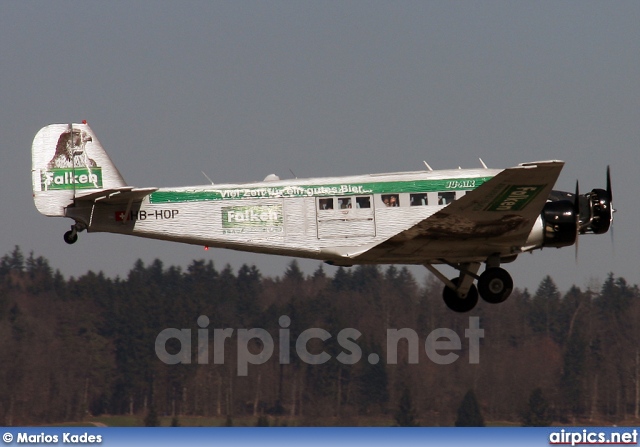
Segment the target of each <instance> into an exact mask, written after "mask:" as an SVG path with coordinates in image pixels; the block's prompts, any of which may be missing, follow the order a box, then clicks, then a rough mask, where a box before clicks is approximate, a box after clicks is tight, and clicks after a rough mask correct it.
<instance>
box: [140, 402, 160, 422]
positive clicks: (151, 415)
mask: <svg viewBox="0 0 640 447" xmlns="http://www.w3.org/2000/svg"><path fill="white" fill-rule="evenodd" d="M159 425H160V419H159V418H158V413H157V412H156V406H155V405H151V408H150V409H149V412H148V413H147V415H146V416H145V417H144V426H145V427H158V426H159Z"/></svg>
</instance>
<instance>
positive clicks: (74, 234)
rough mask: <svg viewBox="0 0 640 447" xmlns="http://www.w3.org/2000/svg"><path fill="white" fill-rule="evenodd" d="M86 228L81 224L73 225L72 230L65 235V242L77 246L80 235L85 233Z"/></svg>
mask: <svg viewBox="0 0 640 447" xmlns="http://www.w3.org/2000/svg"><path fill="white" fill-rule="evenodd" d="M84 229H85V226H84V225H83V224H81V223H75V224H74V225H71V229H70V230H69V231H67V232H66V233H65V234H64V236H63V237H64V241H65V242H66V243H67V244H75V243H76V242H77V241H78V233H79V232H80V231H83V230H84Z"/></svg>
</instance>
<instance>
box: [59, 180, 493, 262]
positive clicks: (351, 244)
mask: <svg viewBox="0 0 640 447" xmlns="http://www.w3.org/2000/svg"><path fill="white" fill-rule="evenodd" d="M499 172H500V170H488V169H465V170H445V171H428V172H407V173H394V174H369V175H362V176H352V177H334V178H318V179H304V180H298V179H295V180H276V181H268V182H259V183H247V184H224V185H223V184H221V185H206V186H198V187H182V188H161V189H159V190H157V191H155V192H154V193H152V194H150V195H148V196H147V197H145V198H144V199H143V200H142V201H139V202H137V203H131V204H127V203H120V204H104V203H100V202H99V201H97V202H95V203H89V202H85V203H84V204H83V203H82V202H76V205H74V206H73V207H69V208H67V210H66V215H67V216H68V217H73V218H74V219H78V220H81V221H83V222H85V223H86V225H87V230H88V231H90V232H110V233H119V234H128V235H134V236H141V237H147V238H154V239H162V240H170V241H177V242H184V243H189V244H197V245H204V246H210V247H220V248H229V249H235V250H243V251H251V252H259V253H271V254H277V255H289V256H297V257H306V258H313V259H319V260H323V261H330V262H334V263H336V264H343V265H349V264H350V263H352V262H351V258H352V257H354V256H357V255H358V254H361V253H365V252H366V251H367V250H369V249H370V248H371V247H374V246H376V245H377V244H379V243H381V242H383V241H385V240H387V239H388V238H390V237H392V236H394V235H396V234H398V233H399V232H401V231H403V230H406V229H408V228H410V227H412V226H413V225H415V224H416V223H418V222H420V221H421V220H423V219H425V218H427V217H429V216H431V215H432V214H434V213H435V212H437V211H438V210H440V209H442V208H443V207H445V206H446V205H447V204H448V203H450V202H451V201H453V200H455V199H457V198H459V197H461V196H462V195H464V194H465V193H466V192H467V191H469V190H472V189H475V188H476V187H478V186H480V185H481V184H482V183H484V182H486V181H487V180H489V179H490V178H491V177H493V176H494V175H496V174H497V173H499ZM127 209H129V212H127ZM470 244H472V245H470V247H473V246H474V245H473V244H478V242H473V243H472V242H470ZM485 245H486V244H485ZM488 250H491V248H488ZM446 253H447V244H446V242H442V243H438V241H434V243H433V244H432V246H431V248H430V253H423V252H421V253H411V252H407V253H402V254H401V255H398V254H396V255H394V258H392V259H379V260H363V262H367V263H376V262H379V263H405V264H412V263H415V264H422V263H425V262H431V261H433V260H434V259H439V258H442V257H443V256H442V255H443V254H446Z"/></svg>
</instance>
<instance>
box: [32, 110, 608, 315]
mask: <svg viewBox="0 0 640 447" xmlns="http://www.w3.org/2000/svg"><path fill="white" fill-rule="evenodd" d="M480 161H481V162H482V160H480ZM425 165H426V167H427V168H428V169H427V170H423V171H413V172H396V173H383V174H366V175H354V176H347V177H325V178H308V179H288V180H281V179H280V178H279V177H277V176H276V175H274V174H271V175H269V176H267V177H266V178H265V179H264V180H263V181H262V182H251V183H233V184H213V183H212V184H207V185H203V186H187V187H174V188H149V187H147V188H137V187H133V186H130V185H128V184H127V183H126V182H125V181H124V179H123V178H122V175H121V174H120V172H119V171H118V169H117V168H116V167H115V165H114V164H113V162H112V161H111V159H110V158H109V156H108V155H107V153H106V152H105V150H104V149H103V147H102V145H101V144H100V142H99V141H98V139H97V138H96V135H95V134H94V132H93V130H92V129H91V128H90V127H89V125H88V124H87V123H86V121H83V122H82V123H79V124H52V125H49V126H46V127H44V128H42V129H41V130H40V131H39V132H38V133H37V134H36V136H35V138H34V141H33V146H32V170H31V173H32V183H33V198H34V201H35V206H36V208H37V209H38V211H40V212H41V213H42V214H44V215H46V216H56V217H67V218H71V219H73V221H74V224H73V225H72V226H71V230H69V231H67V232H66V233H65V234H64V240H65V242H67V243H68V244H73V243H75V242H76V241H77V239H78V233H79V232H81V231H85V230H86V231H87V232H109V233H118V234H126V235H132V236H140V237H146V238H152V239H162V240H169V241H176V242H182V243H187V244H196V245H203V246H205V247H206V248H208V247H218V248H227V249H234V250H242V251H249V252H257V253H269V254H274V255H285V256H294V257H304V258H311V259H318V260H321V261H324V262H326V263H328V264H331V265H336V266H352V265H359V264H419V265H424V266H425V267H426V268H427V269H428V270H429V271H430V272H431V273H432V274H433V275H434V276H435V277H436V278H438V279H439V280H440V281H442V283H443V284H444V289H443V293H442V295H443V299H444V302H445V304H446V305H447V306H448V307H449V308H450V309H452V310H453V311H456V312H468V311H470V310H471V309H473V308H474V307H475V305H476V304H477V302H478V296H480V298H482V299H483V300H484V301H486V302H488V303H494V304H495V303H501V302H503V301H505V300H506V299H507V298H508V297H509V295H510V294H511V292H512V289H513V280H512V278H511V275H510V274H509V273H508V272H507V271H506V270H505V269H503V268H502V267H501V264H505V263H509V262H512V261H514V260H515V259H516V258H517V256H518V255H519V254H521V253H526V252H531V251H533V250H537V249H542V248H544V247H565V246H571V245H574V244H576V249H577V238H578V235H582V234H603V233H606V232H607V231H608V230H609V228H610V226H611V224H612V221H613V213H614V211H615V210H614V209H613V203H612V202H613V195H612V190H611V175H610V170H609V167H607V173H606V189H593V190H592V191H590V192H588V193H586V194H583V195H581V194H580V192H579V187H578V184H577V182H576V191H575V192H563V191H556V190H553V186H554V184H555V182H556V180H557V178H558V176H559V175H560V171H561V170H562V167H563V166H564V162H562V161H558V160H550V161H539V162H533V163H522V164H519V165H518V166H515V167H511V168H507V169H488V168H487V167H486V165H485V164H484V162H482V165H483V166H482V168H478V169H460V168H459V169H451V170H432V169H431V168H430V166H429V165H428V164H427V163H426V162H425ZM482 264H484V265H485V268H484V271H483V272H482V273H481V274H479V271H480V268H481V266H482ZM440 265H449V266H451V267H453V268H454V269H456V270H457V271H458V272H459V276H458V277H456V278H451V279H450V278H447V277H446V276H445V275H444V274H443V273H441V272H440V270H439V269H438V268H437V267H436V266H440ZM476 282H477V286H476V285H475V283H476Z"/></svg>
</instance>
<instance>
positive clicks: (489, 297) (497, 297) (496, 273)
mask: <svg viewBox="0 0 640 447" xmlns="http://www.w3.org/2000/svg"><path fill="white" fill-rule="evenodd" d="M512 290H513V279H511V275H509V272H507V271H506V270H505V269H502V268H500V267H493V268H489V269H487V270H485V271H484V272H483V273H482V275H480V279H478V291H479V292H480V296H481V297H482V299H483V300H485V301H486V302H487V303H491V304H498V303H502V302H503V301H505V300H506V299H507V298H509V295H511V291H512Z"/></svg>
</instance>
